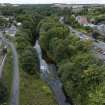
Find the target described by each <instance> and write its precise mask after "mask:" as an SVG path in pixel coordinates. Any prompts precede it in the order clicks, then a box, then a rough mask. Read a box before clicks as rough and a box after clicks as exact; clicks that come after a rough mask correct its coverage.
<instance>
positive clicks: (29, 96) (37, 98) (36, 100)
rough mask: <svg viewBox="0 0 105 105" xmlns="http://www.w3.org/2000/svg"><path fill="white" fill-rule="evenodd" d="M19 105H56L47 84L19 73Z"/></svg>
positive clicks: (22, 72) (21, 72) (34, 77)
mask: <svg viewBox="0 0 105 105" xmlns="http://www.w3.org/2000/svg"><path fill="white" fill-rule="evenodd" d="M20 104H21V105H57V104H56V102H55V100H54V97H53V95H52V92H51V91H50V89H49V88H48V86H47V84H46V83H45V82H43V81H42V80H41V79H40V78H38V77H36V76H35V75H33V76H32V75H28V74H27V73H25V72H24V71H23V70H21V71H20Z"/></svg>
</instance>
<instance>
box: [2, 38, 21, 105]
mask: <svg viewBox="0 0 105 105" xmlns="http://www.w3.org/2000/svg"><path fill="white" fill-rule="evenodd" d="M2 41H3V42H4V43H6V45H7V46H8V47H10V48H11V49H12V55H13V82H12V89H11V98H10V105H19V64H18V55H17V51H16V48H15V46H14V44H13V43H12V42H10V41H8V40H6V39H5V38H4V37H2Z"/></svg>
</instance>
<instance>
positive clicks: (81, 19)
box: [76, 16, 89, 25]
mask: <svg viewBox="0 0 105 105" xmlns="http://www.w3.org/2000/svg"><path fill="white" fill-rule="evenodd" d="M76 20H77V21H78V23H79V24H80V25H87V24H89V21H88V19H87V17H85V16H77V17H76Z"/></svg>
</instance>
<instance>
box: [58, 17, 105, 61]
mask: <svg viewBox="0 0 105 105" xmlns="http://www.w3.org/2000/svg"><path fill="white" fill-rule="evenodd" d="M63 19H64V17H60V19H59V21H60V22H61V24H64V25H66V26H67V27H68V28H69V29H70V32H72V33H73V34H74V35H76V36H77V37H79V38H80V40H91V41H93V47H92V50H93V52H94V53H95V55H96V57H98V58H99V59H101V60H103V61H105V54H104V52H105V43H104V42H102V41H97V42H95V41H94V39H93V38H92V37H89V36H87V35H85V34H84V33H82V32H79V31H77V30H76V29H74V28H72V27H71V26H69V25H67V24H65V23H64V21H63ZM97 49H102V50H103V52H98V51H97Z"/></svg>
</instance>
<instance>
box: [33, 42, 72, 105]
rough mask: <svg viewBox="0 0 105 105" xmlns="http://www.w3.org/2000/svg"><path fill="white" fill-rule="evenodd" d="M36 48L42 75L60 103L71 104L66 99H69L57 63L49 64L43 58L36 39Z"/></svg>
mask: <svg viewBox="0 0 105 105" xmlns="http://www.w3.org/2000/svg"><path fill="white" fill-rule="evenodd" d="M34 48H35V49H36V52H37V55H38V59H39V62H40V74H41V77H42V78H43V79H44V80H45V81H46V82H47V83H48V85H49V87H50V88H51V90H52V91H53V93H54V95H55V99H56V101H57V103H58V105H71V104H70V103H69V102H67V101H66V100H67V99H66V96H65V94H64V91H63V89H62V84H61V81H60V80H59V78H58V76H57V73H56V70H55V69H56V67H55V65H54V64H47V62H46V61H45V60H44V59H43V58H42V50H41V47H40V44H39V41H38V40H36V43H35V46H34Z"/></svg>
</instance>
